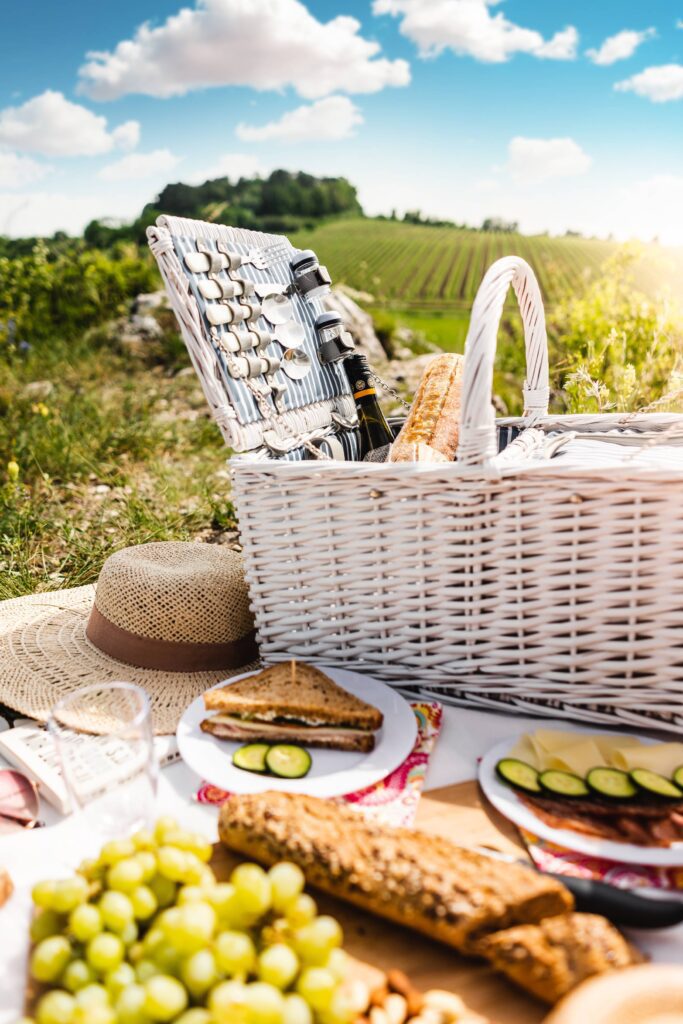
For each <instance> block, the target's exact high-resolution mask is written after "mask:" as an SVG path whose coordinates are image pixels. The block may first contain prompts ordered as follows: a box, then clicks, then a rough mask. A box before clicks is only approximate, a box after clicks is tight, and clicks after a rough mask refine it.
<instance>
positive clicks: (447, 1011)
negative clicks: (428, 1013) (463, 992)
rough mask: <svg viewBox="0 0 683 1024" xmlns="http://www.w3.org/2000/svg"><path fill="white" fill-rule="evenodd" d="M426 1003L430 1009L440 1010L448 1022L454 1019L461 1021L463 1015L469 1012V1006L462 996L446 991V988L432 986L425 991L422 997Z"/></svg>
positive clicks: (449, 1023)
mask: <svg viewBox="0 0 683 1024" xmlns="http://www.w3.org/2000/svg"><path fill="white" fill-rule="evenodd" d="M422 998H423V999H424V1005H425V1006H426V1007H428V1008H429V1009H430V1010H432V1009H433V1010H438V1011H439V1012H440V1013H442V1014H443V1015H444V1017H445V1018H446V1021H447V1022H448V1024H451V1022H452V1021H459V1020H460V1018H461V1016H462V1015H463V1014H464V1013H466V1012H467V1007H466V1006H465V1004H464V1003H463V1001H462V999H461V998H460V996H456V995H455V993H454V992H446V991H445V989H441V988H432V989H430V990H429V992H425V994H424V995H423V997H422Z"/></svg>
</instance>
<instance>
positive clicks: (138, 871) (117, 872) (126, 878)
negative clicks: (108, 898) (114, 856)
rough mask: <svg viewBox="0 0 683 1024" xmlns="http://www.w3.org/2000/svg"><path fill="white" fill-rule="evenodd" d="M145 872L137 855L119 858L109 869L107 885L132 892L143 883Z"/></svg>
mask: <svg viewBox="0 0 683 1024" xmlns="http://www.w3.org/2000/svg"><path fill="white" fill-rule="evenodd" d="M138 856H139V854H138ZM143 874H144V872H143V869H142V865H141V864H140V862H139V861H138V859H137V857H125V858H124V859H123V860H117V861H116V863H115V864H112V866H111V867H110V868H109V870H108V871H107V885H108V886H109V888H110V889H119V890H120V891H121V892H131V891H132V890H133V889H137V887H138V886H139V885H141V884H142V876H143Z"/></svg>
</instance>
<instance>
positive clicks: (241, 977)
mask: <svg viewBox="0 0 683 1024" xmlns="http://www.w3.org/2000/svg"><path fill="white" fill-rule="evenodd" d="M212 852H213V849H212V846H211V844H210V843H209V842H207V841H206V840H205V839H204V838H203V837H202V836H199V835H195V834H193V833H190V832H186V831H184V830H182V829H180V828H179V826H178V825H177V823H176V822H175V821H173V820H171V819H168V818H163V819H161V820H159V821H158V822H157V824H156V827H155V829H154V831H153V832H150V831H146V830H145V831H140V832H137V833H136V834H135V835H133V836H132V837H131V838H130V839H122V840H114V841H112V842H108V843H106V844H105V845H104V846H103V847H102V850H101V852H100V855H99V857H98V858H97V859H96V860H90V861H84V862H83V863H82V864H81V866H80V868H79V869H78V872H77V873H76V875H75V876H74V877H73V878H68V879H63V880H59V881H46V882H39V883H38V884H37V885H36V886H35V887H34V889H33V902H34V904H35V908H36V913H35V916H34V918H33V922H32V924H31V939H32V942H33V944H34V945H33V949H32V953H31V959H30V973H31V976H32V978H33V979H34V980H35V981H36V982H38V983H39V985H40V991H41V994H40V997H39V998H38V1000H37V1003H36V1007H35V1021H31V1020H29V1019H28V1018H23V1019H22V1020H23V1021H24V1022H25V1024H172V1022H175V1024H351V1022H352V1021H353V1020H354V1019H355V1017H356V1016H357V1015H358V1012H359V1009H360V1008H359V1007H358V1006H356V1005H354V1000H353V995H352V993H353V986H352V985H348V984H347V977H348V958H347V955H346V954H345V953H344V951H343V949H342V942H343V935H342V930H341V927H340V926H339V924H338V922H337V921H336V920H335V919H334V918H332V917H329V916H327V915H324V914H318V908H317V906H316V903H315V901H314V900H313V898H312V897H311V896H309V895H308V894H307V893H305V892H304V884H305V879H304V875H303V873H302V871H301V869H300V868H299V867H297V865H296V864H290V863H287V862H282V863H279V864H275V865H274V866H273V867H272V868H270V870H269V871H265V870H264V869H263V868H262V867H260V866H259V865H258V864H249V863H244V864H240V865H238V866H237V867H236V868H235V870H234V871H233V872H232V875H231V877H230V880H229V881H228V882H219V881H217V880H216V877H215V875H214V873H213V871H212V869H211V867H210V866H209V860H210V859H211V855H212Z"/></svg>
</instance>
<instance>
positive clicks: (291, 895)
mask: <svg viewBox="0 0 683 1024" xmlns="http://www.w3.org/2000/svg"><path fill="white" fill-rule="evenodd" d="M268 877H269V879H270V884H271V887H272V894H273V909H274V910H276V911H278V913H283V912H284V911H285V910H286V909H287V907H288V906H290V904H292V903H293V902H294V900H295V899H296V898H297V896H299V895H301V893H302V892H303V890H304V885H305V884H306V879H305V878H304V873H303V871H302V870H301V868H300V867H299V866H298V865H297V864H291V863H290V862H289V861H284V860H283V861H280V863H279V864H274V865H273V867H272V868H271V869H270V871H269V872H268Z"/></svg>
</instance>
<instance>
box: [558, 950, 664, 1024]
mask: <svg viewBox="0 0 683 1024" xmlns="http://www.w3.org/2000/svg"><path fill="white" fill-rule="evenodd" d="M544 1024H683V967H680V966H678V965H675V964H639V965H638V966H637V967H626V968H624V969H623V970H619V971H614V972H611V971H610V972H609V973H608V974H601V975H599V976H598V977H597V978H590V979H589V980H588V981H584V982H583V983H582V984H581V985H579V987H578V988H576V989H574V991H573V992H570V993H569V995H568V996H565V997H564V999H563V1000H562V1001H561V1002H560V1003H558V1005H557V1006H556V1008H555V1009H554V1010H553V1011H552V1013H551V1014H550V1015H549V1016H548V1017H546V1018H545V1021H544Z"/></svg>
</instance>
